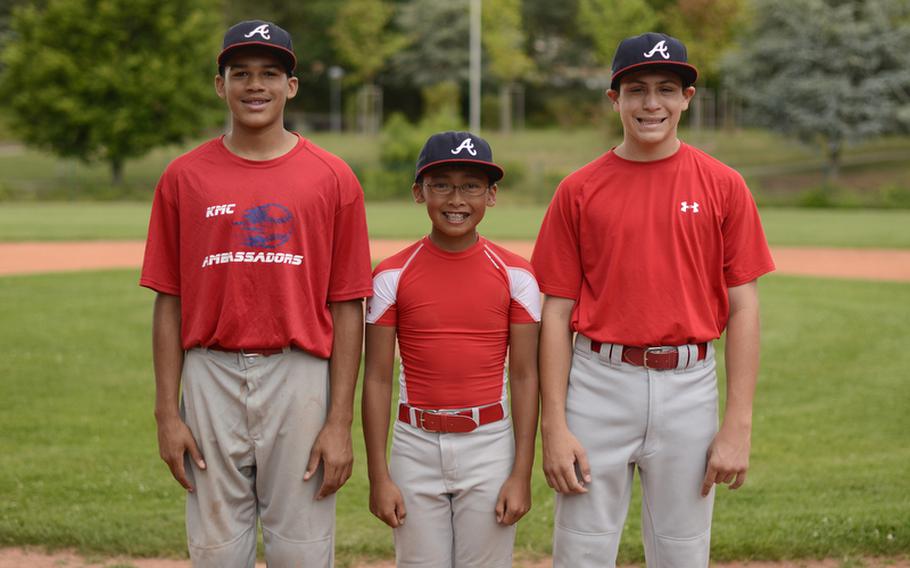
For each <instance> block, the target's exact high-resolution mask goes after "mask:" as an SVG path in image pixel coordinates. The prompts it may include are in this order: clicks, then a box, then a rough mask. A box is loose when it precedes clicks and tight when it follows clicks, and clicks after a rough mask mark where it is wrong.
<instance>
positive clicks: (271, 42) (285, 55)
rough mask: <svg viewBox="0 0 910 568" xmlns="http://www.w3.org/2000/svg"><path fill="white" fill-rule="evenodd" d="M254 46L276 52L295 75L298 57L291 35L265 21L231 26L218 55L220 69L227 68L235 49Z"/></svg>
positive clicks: (253, 21)
mask: <svg viewBox="0 0 910 568" xmlns="http://www.w3.org/2000/svg"><path fill="white" fill-rule="evenodd" d="M253 45H258V46H262V47H267V48H270V49H272V50H274V51H275V54H276V55H277V56H278V58H279V59H281V61H282V63H284V66H285V68H286V69H287V71H288V73H293V72H294V68H295V67H297V56H296V55H294V44H293V43H291V34H289V33H288V32H286V31H285V30H284V29H282V28H280V27H278V26H277V25H275V24H273V23H272V22H266V21H263V20H247V21H245V22H240V23H239V24H234V25H233V26H231V27H230V28H229V29H228V31H226V32H225V33H224V42H223V43H222V44H221V53H220V54H218V67H219V68H222V67H225V62H226V61H227V58H228V56H229V55H230V54H231V52H233V51H234V50H235V49H237V48H240V47H246V46H253Z"/></svg>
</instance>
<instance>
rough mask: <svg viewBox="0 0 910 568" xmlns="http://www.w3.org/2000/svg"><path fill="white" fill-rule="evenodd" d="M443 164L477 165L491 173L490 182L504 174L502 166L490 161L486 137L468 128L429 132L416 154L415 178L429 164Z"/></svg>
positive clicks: (489, 150)
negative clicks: (465, 130) (418, 153)
mask: <svg viewBox="0 0 910 568" xmlns="http://www.w3.org/2000/svg"><path fill="white" fill-rule="evenodd" d="M446 164H466V165H473V166H478V167H480V168H481V169H483V170H484V171H485V172H486V173H487V175H488V176H489V177H490V183H496V182H497V181H499V180H500V179H502V176H503V175H505V172H504V171H503V170H502V168H501V167H499V166H497V165H496V164H495V163H493V150H492V149H491V148H490V145H489V144H488V143H487V141H486V140H484V139H483V138H481V137H480V136H477V135H476V134H471V133H470V132H455V131H452V130H449V131H447V132H440V133H438V134H434V135H432V136H430V137H429V138H428V139H427V142H426V144H424V145H423V150H421V151H420V156H419V157H418V158H417V173H416V174H414V180H415V181H416V180H418V179H420V176H421V175H423V172H424V171H426V170H427V169H428V168H432V167H433V166H442V165H446Z"/></svg>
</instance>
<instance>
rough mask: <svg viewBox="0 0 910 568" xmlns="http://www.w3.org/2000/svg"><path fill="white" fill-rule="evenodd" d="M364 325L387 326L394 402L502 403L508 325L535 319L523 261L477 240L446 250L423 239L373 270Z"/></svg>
mask: <svg viewBox="0 0 910 568" xmlns="http://www.w3.org/2000/svg"><path fill="white" fill-rule="evenodd" d="M366 321H367V323H369V324H374V325H386V326H395V327H396V328H397V329H396V334H397V336H398V346H399V349H400V352H401V373H400V375H399V382H400V387H401V388H400V390H399V393H400V395H399V398H400V400H401V402H404V403H407V404H410V405H412V406H415V407H418V408H425V409H452V408H469V407H475V406H485V405H489V404H495V403H497V402H500V401H504V400H505V398H506V380H507V379H506V373H505V359H506V352H507V350H508V345H509V325H510V324H513V323H535V322H539V321H540V290H539V288H538V287H537V281H536V279H535V278H534V274H533V271H532V269H531V265H530V263H528V261H526V260H525V259H523V258H521V257H520V256H518V255H516V254H513V253H511V252H509V251H507V250H506V249H504V248H502V247H500V246H498V245H495V244H493V243H491V242H490V241H488V240H486V239H484V238H482V237H481V238H479V239H478V241H477V242H476V243H475V244H474V245H472V246H471V247H470V248H468V249H467V250H464V251H461V252H454V253H453V252H447V251H444V250H442V249H440V248H439V247H437V246H436V245H434V244H433V243H432V242H431V241H430V239H429V238H427V237H424V238H423V239H422V240H421V241H418V242H417V243H414V244H413V245H411V246H409V247H408V248H406V249H404V250H402V251H401V252H399V253H397V254H395V255H394V256H391V257H389V258H387V259H386V260H384V261H383V262H381V263H380V264H379V265H378V266H377V267H376V269H375V270H374V271H373V297H372V298H370V300H369V301H368V303H367V315H366Z"/></svg>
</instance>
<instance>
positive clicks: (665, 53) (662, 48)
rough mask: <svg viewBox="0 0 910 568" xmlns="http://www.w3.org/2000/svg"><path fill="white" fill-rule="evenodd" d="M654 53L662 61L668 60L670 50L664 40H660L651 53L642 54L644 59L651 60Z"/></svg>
mask: <svg viewBox="0 0 910 568" xmlns="http://www.w3.org/2000/svg"><path fill="white" fill-rule="evenodd" d="M655 53H659V54H660V56H661V57H663V58H664V59H670V48H669V47H667V42H666V40H663V39H662V40H660V41H659V42H657V45H655V46H654V47H652V48H651V51H649V52H647V53H645V54H644V56H645V57H647V58H651V57H654V54H655Z"/></svg>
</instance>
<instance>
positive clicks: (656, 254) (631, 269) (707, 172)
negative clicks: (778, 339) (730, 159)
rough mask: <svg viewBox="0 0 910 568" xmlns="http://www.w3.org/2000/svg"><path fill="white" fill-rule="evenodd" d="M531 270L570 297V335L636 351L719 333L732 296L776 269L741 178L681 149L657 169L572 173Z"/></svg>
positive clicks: (655, 164) (638, 166)
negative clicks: (729, 291)
mask: <svg viewBox="0 0 910 568" xmlns="http://www.w3.org/2000/svg"><path fill="white" fill-rule="evenodd" d="M531 263H532V265H533V266H534V269H535V271H536V273H537V274H539V275H541V276H540V287H541V290H543V292H544V293H545V294H549V295H552V296H559V297H564V298H571V299H574V300H576V304H575V309H574V311H573V313H572V328H573V329H574V330H575V331H578V332H580V333H582V334H584V335H586V336H588V337H590V338H592V339H594V340H596V341H600V342H604V343H619V344H624V345H638V346H657V345H683V344H687V343H689V344H691V343H700V342H703V341H710V340H713V339H716V338H718V337H720V335H721V333H722V332H723V330H724V328H725V327H726V325H727V318H728V316H729V307H730V305H729V299H728V296H727V288H728V287H733V286H737V285H740V284H745V283H747V282H750V281H752V280H754V279H756V278H758V277H759V276H761V275H762V274H765V273H767V272H770V271H772V270H774V262H773V261H772V259H771V253H770V251H769V250H768V244H767V242H766V240H765V235H764V231H763V230H762V226H761V220H760V219H759V216H758V210H757V208H756V206H755V202H754V201H753V199H752V195H751V194H750V193H749V189H748V188H747V187H746V184H745V182H744V181H743V179H742V176H740V175H739V174H738V173H737V172H736V171H735V170H733V169H732V168H730V167H728V166H726V165H724V164H723V163H721V162H719V161H718V160H716V159H714V158H712V157H711V156H709V155H707V154H705V153H704V152H702V151H700V150H698V149H696V148H693V147H691V146H689V145H687V144H682V145H681V146H680V148H679V150H678V151H677V152H676V153H675V154H673V155H672V156H670V157H668V158H665V159H662V160H657V161H652V162H634V161H630V160H625V159H623V158H620V157H619V156H617V155H616V154H615V153H614V152H613V151H610V152H607V153H606V154H604V155H603V156H601V157H600V158H598V159H597V160H595V161H593V162H591V163H590V164H588V165H586V166H584V167H582V168H581V169H579V170H578V171H576V172H574V173H573V174H571V175H569V177H567V178H566V179H565V180H563V182H562V183H561V184H560V186H559V188H558V189H557V190H556V194H555V195H554V197H553V201H552V202H551V203H550V207H549V209H548V210H547V214H546V216H545V217H544V220H543V225H542V227H541V230H540V234H539V236H538V238H537V243H536V244H535V247H534V254H533V256H532V260H531Z"/></svg>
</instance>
